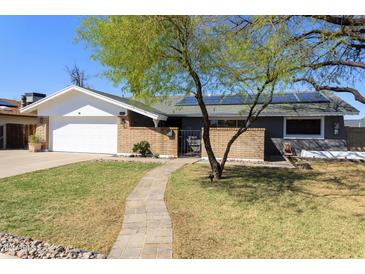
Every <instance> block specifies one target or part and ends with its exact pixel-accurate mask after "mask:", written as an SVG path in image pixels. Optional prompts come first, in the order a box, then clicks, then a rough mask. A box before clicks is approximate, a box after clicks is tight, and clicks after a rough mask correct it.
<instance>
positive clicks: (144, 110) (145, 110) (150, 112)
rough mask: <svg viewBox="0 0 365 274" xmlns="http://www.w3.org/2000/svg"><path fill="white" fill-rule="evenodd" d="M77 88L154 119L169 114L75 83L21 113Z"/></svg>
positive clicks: (23, 111)
mask: <svg viewBox="0 0 365 274" xmlns="http://www.w3.org/2000/svg"><path fill="white" fill-rule="evenodd" d="M75 90H76V91H79V92H82V93H84V94H87V95H90V96H93V97H95V98H98V99H100V100H103V101H105V102H108V103H111V104H113V105H117V106H119V107H121V108H123V109H128V110H131V111H134V112H137V113H139V114H142V115H145V116H147V117H150V118H152V119H156V120H166V119H167V116H165V115H164V114H163V113H161V112H160V111H157V110H156V109H154V108H152V107H150V106H148V105H146V104H144V103H142V102H137V101H134V100H131V99H128V98H124V97H120V96H116V95H112V94H109V93H105V92H102V91H97V90H93V89H89V88H83V87H79V86H75V85H72V86H68V87H66V88H64V89H62V90H60V91H58V92H56V93H53V94H51V95H50V96H47V97H45V98H43V99H40V100H38V101H36V102H34V103H32V104H30V105H28V106H26V107H24V108H22V109H21V110H20V112H21V113H32V112H33V111H35V110H36V109H37V108H38V107H39V106H40V105H43V104H45V103H47V102H49V101H50V100H52V99H53V98H56V97H58V96H61V95H62V94H65V93H67V92H70V91H75Z"/></svg>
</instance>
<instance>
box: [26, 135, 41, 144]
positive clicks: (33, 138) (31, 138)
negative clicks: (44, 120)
mask: <svg viewBox="0 0 365 274" xmlns="http://www.w3.org/2000/svg"><path fill="white" fill-rule="evenodd" d="M28 143H30V144H39V143H40V139H39V137H38V136H37V135H35V134H33V135H30V136H29V138H28Z"/></svg>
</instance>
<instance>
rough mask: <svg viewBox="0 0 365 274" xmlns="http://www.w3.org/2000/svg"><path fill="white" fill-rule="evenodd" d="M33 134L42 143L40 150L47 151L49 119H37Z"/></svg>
mask: <svg viewBox="0 0 365 274" xmlns="http://www.w3.org/2000/svg"><path fill="white" fill-rule="evenodd" d="M35 134H36V135H37V136H38V137H39V139H40V141H41V143H42V150H47V149H48V142H49V118H48V117H38V120H37V125H36V131H35Z"/></svg>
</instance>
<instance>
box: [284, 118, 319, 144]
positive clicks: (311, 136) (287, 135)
mask: <svg viewBox="0 0 365 274" xmlns="http://www.w3.org/2000/svg"><path fill="white" fill-rule="evenodd" d="M306 119H318V120H321V134H319V135H308V134H290V135H289V134H286V121H287V120H306ZM283 123H284V125H283V138H284V139H324V117H312V116H311V117H284V119H283Z"/></svg>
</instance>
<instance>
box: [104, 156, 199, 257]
mask: <svg viewBox="0 0 365 274" xmlns="http://www.w3.org/2000/svg"><path fill="white" fill-rule="evenodd" d="M196 160H197V159H191V158H180V159H175V160H170V161H168V162H167V163H166V164H164V165H162V166H161V167H158V168H155V169H153V170H151V171H149V172H148V173H147V174H146V175H145V176H144V177H143V178H142V179H141V181H140V182H139V183H138V185H137V186H136V187H135V189H134V190H133V191H132V193H131V194H130V195H129V196H128V198H127V201H126V207H125V213H124V214H125V215H124V220H123V225H122V230H121V231H120V233H119V235H118V238H117V240H116V242H115V243H114V246H113V248H112V250H111V252H110V254H109V256H108V258H113V259H117V258H120V259H171V258H172V226H171V219H170V215H169V213H168V211H167V208H166V205H165V201H164V195H165V189H166V184H167V181H168V177H169V175H170V174H171V173H172V172H173V171H175V170H176V169H178V168H180V167H182V166H183V165H185V164H190V163H193V162H195V161H196Z"/></svg>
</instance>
